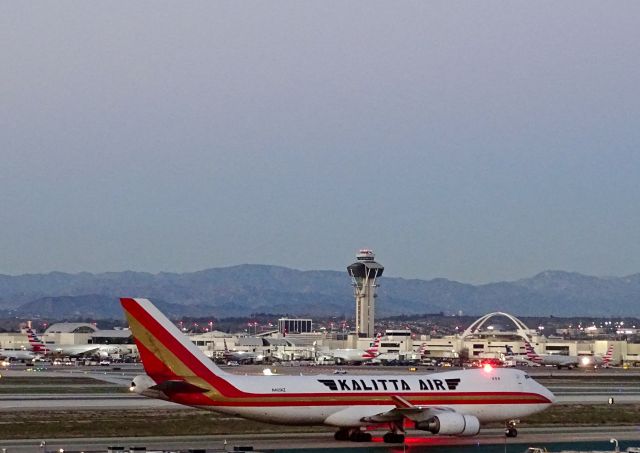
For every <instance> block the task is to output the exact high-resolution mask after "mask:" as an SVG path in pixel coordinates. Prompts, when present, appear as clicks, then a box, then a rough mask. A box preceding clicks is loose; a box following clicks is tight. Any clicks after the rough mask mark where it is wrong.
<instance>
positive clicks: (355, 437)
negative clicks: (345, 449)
mask: <svg viewBox="0 0 640 453" xmlns="http://www.w3.org/2000/svg"><path fill="white" fill-rule="evenodd" d="M351 440H352V441H353V442H371V434H369V433H364V432H362V431H360V430H357V431H354V432H352V433H351Z"/></svg>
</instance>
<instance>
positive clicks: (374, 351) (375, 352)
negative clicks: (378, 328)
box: [365, 333, 382, 357]
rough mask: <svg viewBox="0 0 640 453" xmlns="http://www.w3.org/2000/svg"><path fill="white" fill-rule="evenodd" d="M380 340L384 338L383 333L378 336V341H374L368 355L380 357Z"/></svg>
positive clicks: (367, 351)
mask: <svg viewBox="0 0 640 453" xmlns="http://www.w3.org/2000/svg"><path fill="white" fill-rule="evenodd" d="M380 338H382V334H381V333H379V334H378V335H376V339H375V340H373V344H372V345H371V347H370V348H369V349H367V350H366V351H365V352H366V353H367V354H368V355H371V356H373V357H377V356H378V355H380V353H379V352H378V348H379V347H380Z"/></svg>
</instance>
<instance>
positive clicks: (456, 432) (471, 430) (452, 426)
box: [416, 412, 480, 436]
mask: <svg viewBox="0 0 640 453" xmlns="http://www.w3.org/2000/svg"><path fill="white" fill-rule="evenodd" d="M416 429H421V430H423V431H430V432H431V433H433V434H442V435H450V436H475V435H476V434H478V433H479V432H480V420H478V418H477V417H475V416H473V415H462V414H458V413H456V412H441V413H438V415H435V416H433V417H431V418H430V419H428V420H424V421H421V422H417V423H416Z"/></svg>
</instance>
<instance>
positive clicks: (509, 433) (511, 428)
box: [504, 420, 519, 437]
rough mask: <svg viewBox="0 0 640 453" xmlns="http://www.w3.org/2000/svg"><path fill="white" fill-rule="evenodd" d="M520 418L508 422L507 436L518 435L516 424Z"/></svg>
mask: <svg viewBox="0 0 640 453" xmlns="http://www.w3.org/2000/svg"><path fill="white" fill-rule="evenodd" d="M518 421H519V420H510V421H508V422H507V423H506V427H505V429H504V435H505V437H517V436H518V430H517V429H516V425H517V424H518Z"/></svg>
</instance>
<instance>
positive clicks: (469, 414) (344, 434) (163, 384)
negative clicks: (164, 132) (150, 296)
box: [121, 298, 555, 443]
mask: <svg viewBox="0 0 640 453" xmlns="http://www.w3.org/2000/svg"><path fill="white" fill-rule="evenodd" d="M121 303H122V307H123V308H124V311H125V314H126V316H127V319H128V321H129V326H130V328H131V331H132V333H133V337H134V339H135V342H136V344H137V345H138V351H139V352H140V356H141V359H142V363H143V366H144V369H145V371H146V373H147V374H146V375H140V376H136V377H135V378H134V379H133V382H132V383H131V390H132V391H135V392H137V393H139V394H142V395H145V396H149V397H152V398H160V399H163V400H168V401H172V402H175V403H179V404H184V405H187V406H193V407H198V408H201V409H208V410H214V411H217V412H221V413H225V414H230V415H234V416H240V417H243V418H247V419H253V420H258V421H263V422H268V423H274V424H284V425H330V426H335V427H337V428H338V431H337V432H336V434H335V438H336V439H337V440H353V441H369V440H371V434H369V433H365V432H363V431H361V428H362V427H367V426H372V425H373V426H379V425H381V424H384V425H387V426H389V432H388V433H387V434H385V435H384V437H383V440H384V442H387V443H397V442H403V441H404V430H405V425H404V422H405V421H407V420H408V421H410V422H411V424H413V425H414V427H415V428H416V429H419V430H424V431H429V432H431V433H433V434H441V435H457V436H474V435H476V434H478V432H479V430H480V425H481V424H482V423H489V422H499V421H504V422H507V423H508V425H507V426H508V430H507V431H506V434H507V435H508V436H515V435H517V431H516V430H515V428H514V427H513V421H514V420H516V419H519V418H522V417H526V416H528V415H531V414H534V413H537V412H540V411H542V410H544V409H546V408H547V407H549V405H550V404H552V403H553V401H554V399H555V397H554V395H553V394H552V393H551V392H550V391H549V390H547V389H546V388H545V387H543V386H542V385H540V384H538V383H537V382H535V381H534V380H533V379H531V378H530V377H529V376H528V375H527V374H526V373H524V372H523V371H520V370H513V369H487V370H484V369H474V370H457V371H449V372H443V373H433V374H429V375H416V374H407V375H397V376H393V375H383V376H373V375H362V376H349V377H347V376H340V377H338V376H333V375H315V376H313V375H299V376H251V375H234V374H230V373H226V372H224V371H222V370H221V369H220V368H218V367H217V366H216V365H215V364H214V363H213V362H212V361H211V360H210V359H209V358H207V357H206V356H205V355H204V353H203V352H202V351H201V350H200V349H199V348H198V347H197V346H196V345H194V344H193V342H191V341H190V340H189V339H188V338H187V337H185V336H184V335H183V334H182V332H180V330H179V329H178V328H177V327H176V326H175V325H174V324H173V323H171V321H169V320H168V319H167V318H166V317H165V316H164V315H163V314H162V313H161V312H160V311H159V310H158V309H157V308H156V307H155V306H154V305H153V304H152V303H151V302H150V301H148V300H147V299H128V298H126V299H121Z"/></svg>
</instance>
